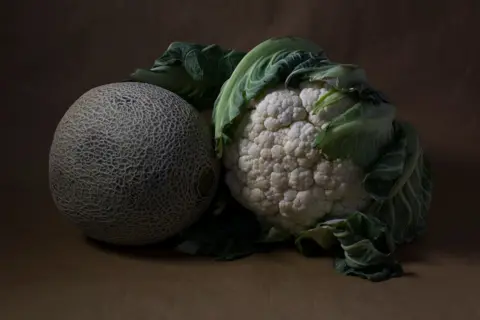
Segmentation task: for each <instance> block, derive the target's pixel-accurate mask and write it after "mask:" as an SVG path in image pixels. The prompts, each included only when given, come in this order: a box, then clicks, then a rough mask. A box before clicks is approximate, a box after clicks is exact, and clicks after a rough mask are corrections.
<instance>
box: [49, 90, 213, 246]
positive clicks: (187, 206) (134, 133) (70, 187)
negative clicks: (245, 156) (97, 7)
mask: <svg viewBox="0 0 480 320" xmlns="http://www.w3.org/2000/svg"><path fill="white" fill-rule="evenodd" d="M219 174H220V165H219V162H218V160H217V159H216V157H215V154H214V149H213V143H212V136H211V132H210V130H209V127H208V125H207V124H206V122H205V120H204V119H203V118H202V117H201V116H200V114H199V113H198V112H197V111H196V110H195V109H194V108H193V107H192V106H190V105H189V104H188V103H187V102H186V101H185V100H183V99H181V98H180V97H179V96H177V95H175V94H173V93H172V92H170V91H167V90H165V89H162V88H160V87H158V86H154V85H150V84H145V83H135V82H124V83H112V84H107V85H102V86H99V87H96V88H94V89H91V90H90V91H88V92H86V93H85V94H83V95H82V96H81V97H80V98H79V99H78V100H77V101H75V102H74V103H73V105H72V106H71V107H70V108H69V109H68V110H67V112H66V113H65V115H64V116H63V118H62V119H61V120H60V122H59V124H58V126H57V129H56V131H55V134H54V137H53V142H52V145H51V148H50V157H49V179H50V190H51V193H52V196H53V200H54V202H55V204H56V206H57V208H58V209H59V211H60V212H62V213H63V214H64V215H65V216H66V217H67V218H68V219H69V220H70V221H72V222H73V223H74V224H75V225H77V226H78V227H79V228H80V229H81V230H82V231H83V233H84V234H85V235H86V236H88V237H90V238H93V239H96V240H99V241H103V242H107V243H111V244H117V245H145V244H151V243H156V242H160V241H162V240H165V239H167V238H169V237H171V236H173V235H176V234H177V233H179V232H180V231H182V230H184V229H185V228H187V227H188V226H190V225H192V224H193V223H194V222H195V221H197V220H198V219H199V217H200V216H201V214H202V213H203V212H204V211H205V210H206V209H207V208H208V206H209V204H210V203H211V201H212V199H213V196H214V194H215V191H216V188H217V186H218V180H219Z"/></svg>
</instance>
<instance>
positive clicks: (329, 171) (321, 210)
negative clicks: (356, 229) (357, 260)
mask: <svg viewBox="0 0 480 320" xmlns="http://www.w3.org/2000/svg"><path fill="white" fill-rule="evenodd" d="M330 89H331V88H329V87H328V85H322V84H321V83H309V82H306V83H302V84H301V85H300V88H299V89H289V88H284V87H283V86H279V87H275V88H273V89H270V90H268V92H267V93H266V94H265V95H264V96H263V97H262V99H260V100H258V101H252V103H251V105H250V108H251V109H252V111H251V112H250V113H249V114H248V115H247V116H246V118H245V119H246V120H245V122H244V123H243V124H242V126H240V127H239V130H237V132H236V134H235V139H234V142H233V143H232V144H230V145H228V146H227V147H226V149H225V154H224V165H225V167H226V169H227V173H226V183H227V185H228V187H229V189H230V190H231V192H232V195H233V196H234V197H235V199H236V200H237V201H238V202H240V203H241V204H242V205H244V206H245V207H246V208H248V209H250V210H251V211H253V212H255V213H256V214H257V215H259V216H261V217H262V218H265V219H266V220H267V221H270V222H272V223H273V224H274V225H279V226H281V227H282V228H285V229H287V230H289V231H291V232H292V233H299V232H300V231H302V230H305V229H307V228H310V227H312V226H313V225H315V223H316V222H317V221H319V220H320V219H321V218H323V217H325V216H326V215H331V216H334V217H345V216H346V215H347V214H349V213H351V212H353V211H355V210H359V209H362V208H363V207H364V206H365V205H366V204H367V203H368V200H369V198H370V196H369V194H368V193H367V192H366V191H365V189H364V188H363V186H362V180H363V177H364V175H365V173H364V171H363V169H362V168H360V167H359V166H357V165H356V164H355V163H354V162H353V161H352V160H351V159H329V158H328V156H327V155H325V154H323V153H322V151H321V150H319V149H318V148H316V147H315V146H314V144H313V142H314V141H315V136H316V135H317V131H318V129H319V128H320V130H322V129H321V128H322V126H324V125H325V124H328V123H329V122H331V121H332V120H333V119H335V117H337V116H339V115H341V114H342V113H344V112H345V111H346V110H347V109H348V108H350V107H351V106H352V105H353V101H351V99H344V101H341V102H340V104H338V105H335V106H329V107H327V108H324V109H322V110H321V111H320V112H318V113H315V112H313V111H314V106H315V103H316V102H317V101H318V100H319V99H321V98H322V97H324V96H325V95H327V94H328V93H329V90H330Z"/></svg>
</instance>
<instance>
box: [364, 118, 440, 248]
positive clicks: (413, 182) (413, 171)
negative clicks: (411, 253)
mask: <svg viewBox="0 0 480 320" xmlns="http://www.w3.org/2000/svg"><path fill="white" fill-rule="evenodd" d="M432 180H433V177H432V172H431V169H430V164H429V161H428V160H427V159H426V157H425V155H424V152H423V150H422V148H421V146H420V142H419V137H418V134H417V132H416V131H415V129H414V128H413V126H412V125H411V124H409V123H406V122H396V123H395V139H393V141H392V144H391V145H390V146H389V147H388V149H387V150H386V152H385V153H384V154H383V155H382V157H381V158H380V159H379V160H378V161H377V162H376V163H375V164H374V165H373V166H372V167H371V169H370V170H369V172H367V174H366V176H365V179H364V182H363V184H364V187H365V190H367V192H369V194H370V196H371V197H372V198H373V199H374V200H375V202H374V203H373V204H372V205H371V206H370V207H369V208H368V209H367V211H366V212H367V213H368V214H371V215H373V216H375V217H377V218H378V219H380V220H381V221H383V222H384V223H385V224H386V225H388V226H389V229H390V232H391V233H392V236H393V239H394V240H395V242H396V243H397V244H401V243H406V242H411V241H413V240H414V239H415V238H416V237H418V236H419V235H421V234H422V233H423V232H424V231H425V229H426V216H427V213H428V210H429V208H430V202H431V198H432V189H433V181H432Z"/></svg>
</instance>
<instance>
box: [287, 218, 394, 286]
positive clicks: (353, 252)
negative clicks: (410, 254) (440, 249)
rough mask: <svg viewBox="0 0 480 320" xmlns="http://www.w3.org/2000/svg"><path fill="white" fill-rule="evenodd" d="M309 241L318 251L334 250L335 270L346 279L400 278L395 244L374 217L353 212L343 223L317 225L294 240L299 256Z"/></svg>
mask: <svg viewBox="0 0 480 320" xmlns="http://www.w3.org/2000/svg"><path fill="white" fill-rule="evenodd" d="M306 239H309V240H312V241H313V242H315V243H316V244H317V245H318V246H319V247H320V248H322V249H324V250H330V249H332V248H335V245H336V244H339V245H340V250H336V251H335V252H336V257H335V269H336V270H337V271H338V272H340V273H342V274H345V275H353V276H358V277H361V278H364V279H368V280H370V281H383V280H387V279H389V278H392V277H397V276H401V275H402V273H403V270H402V267H401V265H400V264H399V263H398V262H397V261H396V260H395V259H394V257H393V253H394V251H395V242H394V240H393V238H392V237H391V234H390V233H389V229H388V227H387V226H386V225H385V224H384V223H383V222H381V221H380V220H379V219H376V218H375V217H371V216H367V215H365V214H363V213H361V212H355V213H353V214H351V215H349V216H348V217H347V218H345V219H334V220H329V221H326V222H323V223H320V224H318V225H317V226H316V227H315V228H313V229H311V230H307V231H305V232H304V233H302V234H300V236H299V237H298V238H297V239H296V241H295V243H296V245H297V248H298V249H299V251H300V252H304V251H305V249H304V247H303V243H304V241H305V240H306Z"/></svg>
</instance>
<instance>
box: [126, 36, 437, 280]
mask: <svg viewBox="0 0 480 320" xmlns="http://www.w3.org/2000/svg"><path fill="white" fill-rule="evenodd" d="M131 78H132V79H133V80H135V81H141V82H148V83H151V84H155V85H159V86H162V87H164V88H166V89H168V90H170V91H172V92H174V93H176V94H178V95H179V96H181V97H182V98H184V99H185V100H186V101H188V102H189V103H191V104H192V105H193V106H195V108H196V109H198V110H199V111H201V112H202V116H205V117H209V115H208V113H209V112H208V109H209V108H210V107H211V105H212V102H213V101H214V108H213V112H212V115H211V120H212V123H211V125H212V129H213V130H214V135H215V150H216V153H217V156H218V157H219V158H222V161H223V163H224V169H225V170H223V173H222V176H223V177H224V181H222V183H224V184H225V187H226V188H219V193H218V194H217V195H216V199H215V200H214V205H213V206H212V208H211V210H207V211H208V212H206V213H205V214H204V216H203V218H202V221H201V223H199V224H196V225H195V226H194V227H193V228H192V229H190V230H188V231H187V232H186V233H183V234H182V235H180V238H179V239H180V240H181V241H180V244H179V245H178V246H177V250H180V251H182V252H186V253H190V254H192V253H193V254H207V255H212V254H213V255H214V256H216V257H217V258H220V259H221V260H224V259H227V260H230V259H233V258H235V257H242V256H245V255H248V254H249V253H253V252H255V251H256V250H257V248H258V247H257V245H258V242H260V243H261V247H262V248H263V245H264V244H265V242H272V241H273V242H277V241H290V240H293V241H294V243H295V245H296V246H297V248H298V249H299V251H300V252H301V253H304V254H309V252H310V253H311V250H312V244H313V245H314V246H313V247H315V244H316V245H317V246H316V247H317V249H318V248H320V249H333V248H335V249H337V250H332V251H333V252H334V254H335V255H336V261H335V269H336V270H337V271H338V272H340V273H343V274H347V275H355V276H360V277H362V278H367V279H370V280H372V281H380V280H386V279H388V278H391V277H395V276H399V275H401V274H402V268H401V266H400V265H399V263H398V262H397V261H396V260H395V258H394V255H393V253H394V251H395V248H396V246H397V245H399V244H401V243H405V242H410V241H412V240H413V239H414V238H415V237H417V236H418V235H420V234H421V233H422V232H423V231H424V229H425V227H426V215H427V211H428V210H429V206H430V201H431V193H432V176H431V172H430V166H429V162H428V161H427V159H426V157H425V156H424V153H423V150H422V148H421V146H420V143H419V138H418V134H417V132H416V130H415V129H414V128H413V127H412V126H411V125H410V124H408V123H407V122H404V121H399V120H398V119H396V118H395V111H396V109H395V107H394V106H393V105H392V104H391V103H390V102H389V101H388V99H386V97H384V96H383V95H382V94H381V93H380V92H378V91H377V90H375V89H374V88H372V87H371V86H370V84H369V83H368V81H367V79H366V75H365V73H364V71H363V70H362V69H361V68H359V67H357V66H355V65H350V64H339V63H335V62H332V61H331V60H329V59H328V58H327V56H326V55H325V53H324V51H323V50H322V49H321V48H320V47H319V46H317V45H316V44H315V43H312V42H310V41H308V40H306V39H301V38H294V37H281V38H273V39H268V40H266V41H264V42H262V43H260V44H259V45H257V46H256V47H254V48H253V49H252V50H250V51H249V52H247V53H244V52H239V51H236V50H225V49H223V48H221V47H219V46H217V45H199V44H194V43H184V42H176V43H172V44H171V45H170V46H169V48H168V50H167V51H166V52H165V53H164V54H163V55H162V56H161V57H160V58H158V59H157V60H155V63H154V65H153V66H152V68H150V69H149V70H144V69H138V70H137V71H136V72H134V73H133V74H132V76H131ZM227 189H229V191H230V192H227V191H228V190H227ZM233 199H236V200H237V201H232V200H233ZM242 207H243V208H242ZM242 209H247V210H242ZM252 213H254V214H252ZM306 240H307V241H306ZM262 248H260V249H262ZM338 249H340V250H338ZM313 250H315V249H313ZM320 251H321V252H322V250H320Z"/></svg>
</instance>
